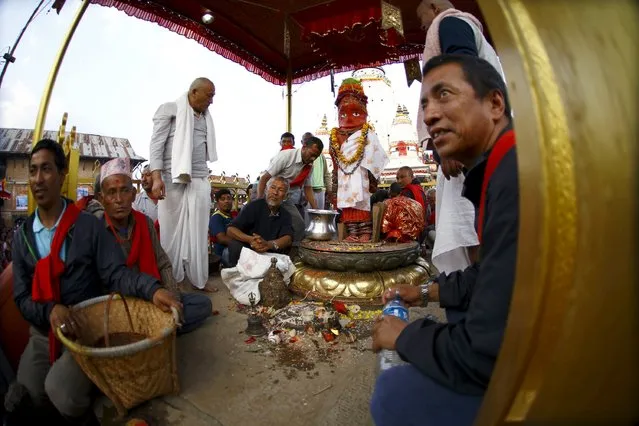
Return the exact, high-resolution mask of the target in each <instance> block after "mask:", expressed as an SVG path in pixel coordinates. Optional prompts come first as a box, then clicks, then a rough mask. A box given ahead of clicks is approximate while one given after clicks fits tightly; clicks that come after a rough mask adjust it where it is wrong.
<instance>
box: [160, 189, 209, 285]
mask: <svg viewBox="0 0 639 426" xmlns="http://www.w3.org/2000/svg"><path fill="white" fill-rule="evenodd" d="M165 186H166V198H165V199H164V200H160V201H159V202H158V220H159V222H160V243H161V244H162V248H163V249H164V251H166V254H167V255H168V256H169V259H170V260H171V265H172V267H173V277H174V278H175V281H177V282H180V281H182V280H183V279H184V272H185V271H186V276H187V277H188V279H189V281H191V284H193V285H194V286H195V287H197V288H199V289H203V288H204V286H205V285H206V282H207V280H208V278H209V256H208V226H209V216H210V210H211V185H210V183H209V180H208V179H207V178H192V179H191V182H190V183H188V184H175V183H169V182H168V181H167V180H165Z"/></svg>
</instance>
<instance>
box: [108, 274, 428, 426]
mask: <svg viewBox="0 0 639 426" xmlns="http://www.w3.org/2000/svg"><path fill="white" fill-rule="evenodd" d="M211 282H212V284H213V285H214V286H216V287H218V288H219V289H220V291H219V292H218V293H215V294H213V296H212V300H213V309H214V310H217V311H219V315H216V316H213V317H212V318H211V319H209V320H208V321H207V323H206V324H205V325H204V326H203V327H202V328H200V329H198V330H197V331H195V332H193V333H191V334H189V335H186V336H181V337H179V338H178V343H177V344H178V359H179V360H178V362H179V372H180V381H181V393H180V394H179V395H176V396H167V397H163V398H158V399H156V400H154V401H152V402H150V403H147V404H145V405H143V406H141V407H139V408H137V409H135V410H133V411H132V412H131V413H130V417H127V419H129V418H131V417H137V418H143V419H145V420H147V422H148V423H149V424H150V425H153V426H164V425H166V426H176V425H188V426H204V425H213V426H219V425H224V426H244V425H247V426H248V425H250V426H269V425H286V426H296V425H317V426H325V425H326V426H328V425H331V426H333V425H349V426H359V425H362V426H364V425H371V424H372V421H371V419H370V415H369V411H368V401H369V399H370V395H371V393H372V390H373V385H374V380H375V373H374V367H375V360H376V357H375V355H374V354H373V352H372V351H371V350H370V347H371V339H370V337H365V335H366V334H367V333H366V332H365V331H363V332H362V333H363V334H362V336H361V337H362V338H360V339H359V340H358V341H356V342H355V343H346V342H345V341H343V340H340V339H338V343H337V344H335V345H330V344H327V343H325V342H324V341H323V340H322V339H321V338H318V337H310V336H307V335H301V336H300V337H301V338H300V340H299V341H298V342H295V343H292V344H290V343H289V344H287V345H283V346H275V345H273V344H271V343H268V342H267V341H266V340H264V339H258V341H257V342H255V343H252V344H247V343H245V340H246V339H247V336H246V335H244V334H243V333H242V331H243V330H244V329H245V328H246V315H244V314H241V313H238V312H237V311H236V310H235V307H234V303H233V300H232V298H231V296H230V294H229V292H228V290H227V289H226V287H225V286H224V284H223V283H222V282H221V280H220V278H219V275H216V276H215V277H212V278H211ZM426 313H431V314H434V315H436V316H439V317H441V312H440V309H439V308H437V307H429V308H428V309H421V310H415V309H411V315H412V317H413V318H416V317H419V316H423V315H425V314H426ZM314 341H315V343H314ZM98 405H99V406H100V407H101V409H99V410H98V411H103V412H104V419H103V424H104V425H119V424H124V423H125V422H124V421H115V420H113V419H112V418H113V417H114V416H113V414H114V413H113V409H112V408H110V407H109V403H108V402H104V404H98ZM127 419H125V420H127Z"/></svg>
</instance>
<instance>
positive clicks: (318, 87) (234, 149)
mask: <svg viewBox="0 0 639 426" xmlns="http://www.w3.org/2000/svg"><path fill="white" fill-rule="evenodd" d="M51 3H52V2H51ZM37 4H38V0H0V48H1V49H2V54H4V53H5V52H7V51H8V48H9V46H11V45H13V43H14V41H15V39H16V37H17V36H18V33H19V32H20V30H21V28H22V27H23V26H24V24H25V23H26V21H27V19H28V18H29V16H30V14H31V13H32V11H33V10H34V9H35V7H36V6H37ZM79 4H80V1H79V0H67V2H66V4H65V6H64V8H63V9H62V13H61V14H60V15H57V14H56V13H55V11H51V12H49V13H47V10H48V8H47V9H46V10H45V11H44V12H42V13H41V14H40V15H38V17H37V18H36V19H35V21H34V22H33V23H32V24H31V26H30V27H29V28H28V29H27V32H26V33H25V35H24V37H23V39H22V41H21V43H20V45H19V46H18V49H17V51H16V52H15V56H16V58H17V60H16V62H15V63H13V64H11V65H9V68H8V71H7V74H6V75H5V78H4V81H3V84H2V87H1V88H0V127H15V128H27V129H32V128H33V126H34V124H35V118H36V114H37V112H38V106H39V103H40V98H41V96H42V91H43V88H44V85H45V82H46V79H47V76H48V74H49V71H50V69H51V65H52V63H53V60H54V57H55V55H56V53H57V51H58V48H59V46H60V43H61V41H62V39H63V37H64V34H65V32H66V30H67V29H68V26H69V23H70V22H71V19H72V18H73V15H74V14H75V11H76V10H77V8H78V5H79ZM49 7H50V6H49ZM384 70H385V71H386V74H387V76H388V77H389V78H390V80H391V81H392V83H393V88H394V90H395V103H401V104H405V105H407V106H408V108H409V110H410V113H411V117H412V118H413V122H414V118H415V113H416V111H415V110H414V109H415V107H416V106H417V99H418V96H419V84H418V83H414V84H413V86H412V87H411V88H408V87H407V84H406V77H405V74H404V68H403V66H402V65H391V66H386V67H384ZM349 75H350V73H342V74H338V75H337V76H336V79H335V81H336V83H337V84H339V83H340V82H341V81H342V80H343V79H344V78H345V77H347V76H349ZM200 76H202V77H208V78H210V79H211V80H212V81H213V82H214V83H215V85H216V96H215V99H214V101H213V105H212V106H211V107H210V111H211V114H212V115H213V119H214V121H215V127H216V136H217V151H218V158H219V161H218V162H216V163H213V164H212V165H211V168H212V169H213V172H214V173H216V174H219V173H221V171H222V170H224V171H225V172H226V174H227V175H231V174H233V173H239V174H240V175H241V176H246V175H247V174H250V175H251V178H252V179H254V178H255V177H256V174H257V173H258V172H260V171H262V170H264V169H265V168H266V167H267V166H268V160H269V159H270V158H271V157H272V156H273V155H274V154H275V153H277V151H278V141H279V136H280V135H281V134H282V133H283V132H284V131H286V113H285V101H284V96H283V95H284V88H283V87H281V86H275V85H273V84H271V83H268V82H266V81H265V80H263V79H262V78H261V77H259V76H257V75H256V74H252V73H250V72H249V71H247V70H246V69H245V68H244V67H242V66H241V65H238V64H236V63H234V62H232V61H230V60H227V59H224V58H223V57H222V56H220V55H218V54H216V53H213V52H211V51H210V50H208V49H206V48H204V47H202V46H201V45H199V44H198V43H197V42H195V41H193V40H188V39H186V38H184V37H182V36H180V35H178V34H175V33H172V32H170V31H168V30H166V29H164V28H162V27H160V26H158V25H157V24H152V23H149V22H146V21H142V20H139V19H136V18H132V17H129V16H127V15H126V14H124V13H123V12H120V11H118V10H116V9H114V8H105V7H102V6H98V5H90V6H89V8H88V10H87V12H86V14H85V15H84V17H83V18H82V21H81V22H80V25H79V27H78V29H77V31H76V33H75V36H74V38H73V40H72V42H71V45H70V46H69V49H68V50H67V54H66V57H65V59H64V62H63V64H62V67H61V69H60V73H59V75H58V79H57V83H56V86H55V89H54V91H53V96H52V98H51V103H50V105H49V111H48V115H47V120H46V126H45V128H46V129H47V130H55V129H57V128H58V126H59V124H60V120H61V118H62V114H63V113H64V112H65V111H66V112H68V113H69V122H68V125H69V128H70V126H74V125H75V126H77V129H78V132H82V133H94V134H101V135H105V136H117V137H124V138H127V139H129V140H130V141H131V144H132V145H133V148H134V149H135V152H136V153H137V154H138V155H141V156H142V157H145V158H148V157H149V140H150V136H151V131H152V121H151V119H152V117H153V114H154V112H155V110H156V109H157V107H158V106H159V105H160V104H162V103H164V102H168V101H173V100H175V99H176V98H177V97H178V96H180V95H181V94H182V93H183V92H185V91H186V90H187V89H188V86H189V84H190V83H191V81H192V80H193V79H194V78H196V77H200ZM330 89H331V88H330V79H329V78H328V77H325V78H322V79H319V80H315V81H313V82H309V83H304V84H301V85H295V86H293V91H294V95H293V133H294V134H295V135H296V138H298V139H299V138H300V137H301V135H302V134H303V133H304V132H306V131H311V132H314V131H315V130H316V129H317V127H319V125H320V122H321V118H322V116H323V115H324V114H327V115H328V118H329V126H331V125H334V124H335V107H334V106H333V102H334V97H333V94H332V93H331V90H330Z"/></svg>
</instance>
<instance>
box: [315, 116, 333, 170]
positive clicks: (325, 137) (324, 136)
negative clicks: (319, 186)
mask: <svg viewBox="0 0 639 426" xmlns="http://www.w3.org/2000/svg"><path fill="white" fill-rule="evenodd" d="M315 136H317V137H318V138H319V139H320V140H321V141H322V143H323V144H324V150H323V151H322V155H323V156H324V157H326V165H327V166H328V169H329V170H330V171H331V172H332V171H333V161H332V160H331V154H330V151H329V148H330V144H331V130H330V129H329V128H328V119H327V118H326V114H324V117H323V118H322V124H320V126H319V127H318V128H317V130H315Z"/></svg>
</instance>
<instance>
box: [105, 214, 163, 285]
mask: <svg viewBox="0 0 639 426" xmlns="http://www.w3.org/2000/svg"><path fill="white" fill-rule="evenodd" d="M131 214H132V215H133V219H134V220H135V224H134V225H133V233H132V234H131V239H132V241H131V251H129V257H128V258H127V259H126V266H128V267H129V268H131V267H132V266H133V265H137V267H138V269H139V270H140V272H142V273H144V274H147V275H151V276H152V277H155V278H156V279H158V280H159V279H160V271H159V270H158V265H157V261H156V259H155V250H153V244H151V233H150V232H149V226H148V225H147V218H146V215H145V214H144V213H140V212H139V211H136V210H131ZM104 217H105V219H106V221H107V223H108V224H109V227H110V228H111V231H112V232H113V235H115V239H116V240H118V243H120V245H121V244H122V243H123V241H122V239H121V238H120V237H119V235H118V232H117V231H116V230H115V228H114V227H113V224H112V223H111V219H110V218H109V216H108V215H107V214H106V213H105V214H104Z"/></svg>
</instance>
